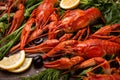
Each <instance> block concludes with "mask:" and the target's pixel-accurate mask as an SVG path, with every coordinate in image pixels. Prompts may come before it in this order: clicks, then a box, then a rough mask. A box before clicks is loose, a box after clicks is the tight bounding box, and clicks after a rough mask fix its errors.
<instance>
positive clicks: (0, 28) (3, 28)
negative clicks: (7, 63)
mask: <svg viewBox="0 0 120 80" xmlns="http://www.w3.org/2000/svg"><path fill="white" fill-rule="evenodd" d="M7 28H8V27H7V24H6V23H4V22H0V33H2V34H4V33H5V31H6V29H7Z"/></svg>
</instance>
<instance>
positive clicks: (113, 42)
mask: <svg viewBox="0 0 120 80" xmlns="http://www.w3.org/2000/svg"><path fill="white" fill-rule="evenodd" d="M119 28H120V24H113V25H108V26H105V27H102V28H101V29H100V30H98V31H97V32H96V33H98V34H101V36H102V34H103V35H106V36H105V37H107V35H108V34H109V33H110V32H112V31H113V30H117V29H119ZM108 29H109V31H108ZM101 30H104V31H105V32H106V33H101V32H100V31H101ZM106 30H107V31H106ZM96 33H95V34H96ZM95 34H93V36H94V37H93V36H92V35H91V38H89V39H88V40H85V41H77V40H67V41H64V42H61V43H59V44H58V45H57V46H56V47H55V48H53V49H52V50H51V51H49V52H48V53H47V54H45V55H43V59H46V58H47V57H54V55H57V54H58V53H59V54H62V53H63V54H72V55H73V56H80V57H83V58H84V59H89V58H94V57H103V56H104V55H112V54H114V55H118V56H119V53H120V44H119V43H120V39H119V37H116V36H108V38H105V39H106V40H105V39H102V37H101V39H100V38H98V37H95ZM96 36H97V35H96ZM68 59H69V58H66V59H64V60H63V59H60V60H57V61H54V62H50V63H45V67H51V68H56V69H64V67H65V69H66V67H68V68H70V67H72V66H73V65H74V64H73V65H72V66H71V65H66V66H63V64H62V63H64V64H67V63H68V62H73V61H72V60H73V59H70V60H68ZM82 60H83V59H82ZM74 61H76V63H79V62H80V59H79V58H76V60H75V59H74ZM77 61H78V62H77ZM61 66H63V67H61Z"/></svg>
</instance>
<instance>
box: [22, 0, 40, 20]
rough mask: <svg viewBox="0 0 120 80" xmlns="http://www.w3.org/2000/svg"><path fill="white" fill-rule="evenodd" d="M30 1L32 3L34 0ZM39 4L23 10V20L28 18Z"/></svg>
mask: <svg viewBox="0 0 120 80" xmlns="http://www.w3.org/2000/svg"><path fill="white" fill-rule="evenodd" d="M32 1H34V0H32ZM40 3H41V2H39V3H37V4H35V5H33V6H31V7H29V8H27V9H26V10H25V13H24V16H25V18H27V17H29V16H30V14H31V12H32V11H33V10H34V9H35V8H36V7H37V6H38V5H40Z"/></svg>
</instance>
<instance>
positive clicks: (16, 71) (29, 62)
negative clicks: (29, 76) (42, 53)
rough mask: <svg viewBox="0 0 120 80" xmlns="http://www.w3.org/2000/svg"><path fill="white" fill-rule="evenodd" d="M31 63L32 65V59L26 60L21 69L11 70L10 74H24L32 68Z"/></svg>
mask: <svg viewBox="0 0 120 80" xmlns="http://www.w3.org/2000/svg"><path fill="white" fill-rule="evenodd" d="M31 63H32V58H25V61H24V63H23V64H22V65H21V66H20V67H18V68H16V69H12V70H9V72H13V73H20V72H23V71H25V70H27V69H28V68H29V67H30V65H31Z"/></svg>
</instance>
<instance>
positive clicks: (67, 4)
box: [60, 0, 80, 9]
mask: <svg viewBox="0 0 120 80" xmlns="http://www.w3.org/2000/svg"><path fill="white" fill-rule="evenodd" d="M79 3H80V0H61V2H60V7H61V8H63V9H73V8H76V7H77V6H78V5H79Z"/></svg>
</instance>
